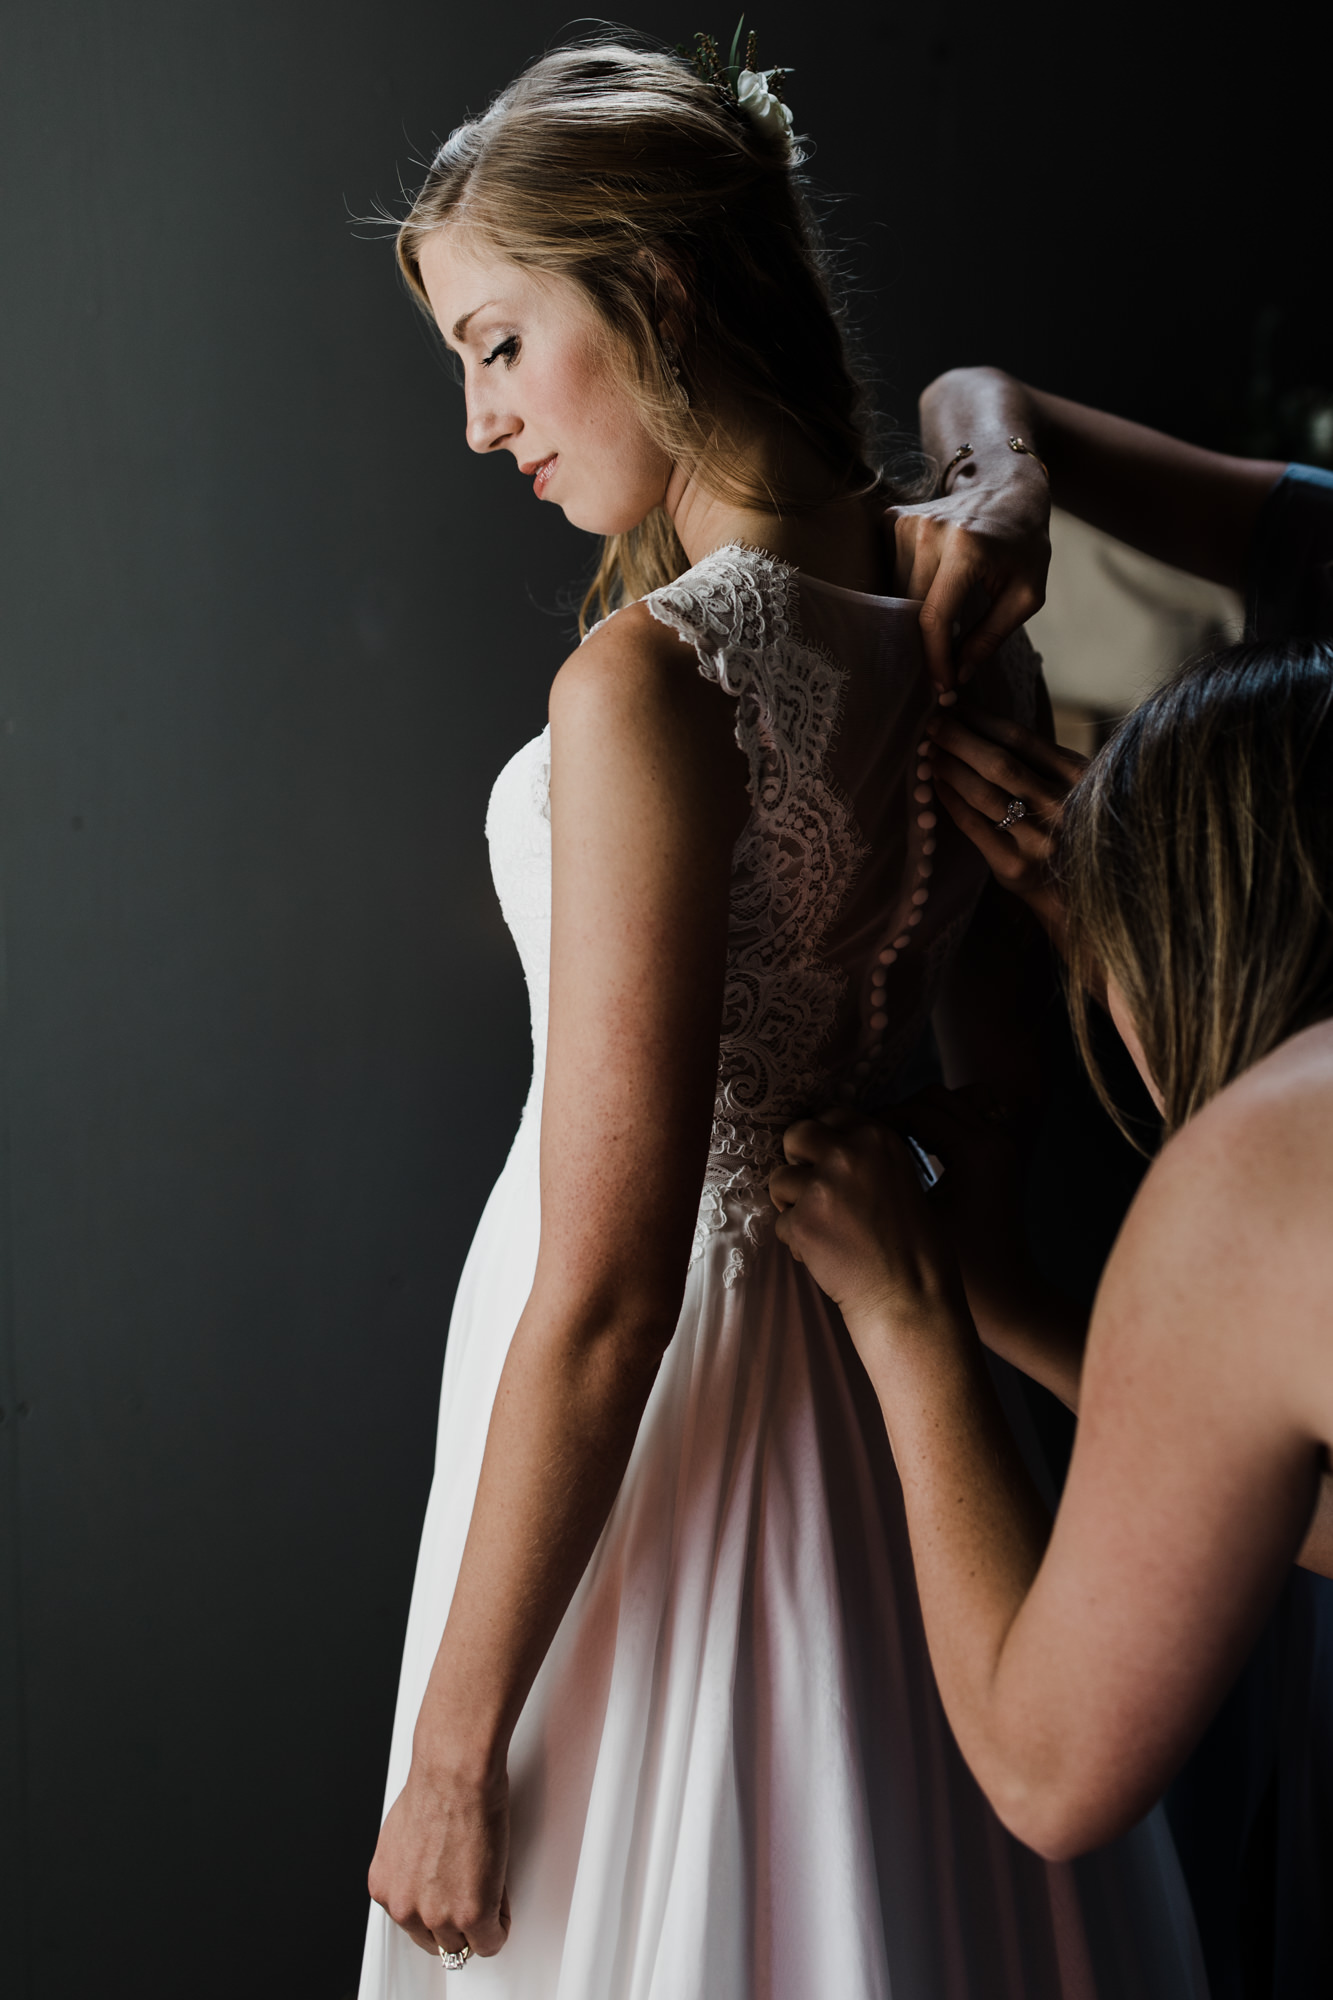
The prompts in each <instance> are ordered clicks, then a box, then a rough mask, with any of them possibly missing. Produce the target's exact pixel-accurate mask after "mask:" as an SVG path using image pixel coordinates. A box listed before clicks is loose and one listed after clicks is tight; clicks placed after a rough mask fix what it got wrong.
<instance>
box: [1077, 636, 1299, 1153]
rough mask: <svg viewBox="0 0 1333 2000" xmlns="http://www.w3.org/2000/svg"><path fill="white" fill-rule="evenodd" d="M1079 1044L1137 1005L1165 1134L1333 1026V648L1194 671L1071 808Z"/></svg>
mask: <svg viewBox="0 0 1333 2000" xmlns="http://www.w3.org/2000/svg"><path fill="white" fill-rule="evenodd" d="M1060 871H1061V875H1062V877H1063V880H1064V884H1065V890H1066V895H1067V900H1068V907H1069V922H1070V968H1069V970H1070V998H1071V1006H1072V1011H1073V1017H1074V1031H1075V1034H1076V1037H1077V1039H1078V1043H1079V1047H1080V1049H1081V1051H1082V1054H1083V1057H1084V1060H1085V1061H1086V1062H1087V1064H1088V1067H1089V1070H1090V1072H1091V1074H1092V1077H1093V1081H1094V1084H1095V1085H1096V1087H1097V1090H1098V1093H1099V1095H1100V1096H1101V1098H1102V1101H1103V1103H1104V1104H1106V1106H1107V1108H1108V1110H1110V1111H1111V1113H1112V1115H1113V1116H1115V1117H1116V1118H1117V1120H1118V1122H1120V1123H1121V1125H1122V1129H1127V1128H1126V1127H1125V1126H1124V1121H1123V1119H1121V1118H1120V1114H1119V1113H1118V1112H1117V1111H1116V1108H1115V1106H1114V1105H1113V1104H1111V1102H1110V1099H1109V1097H1108V1095H1107V1092H1106V1087H1105V1084H1104V1082H1103V1081H1102V1078H1101V1076H1100V1073H1099V1071H1098V1068H1097V1064H1096V1061H1095V1059H1094V1057H1093V1053H1092V1049H1091V1046H1090V1037H1089V1020H1088V991H1089V989H1090V988H1093V987H1095V986H1097V985H1099V984H1100V983H1101V981H1102V979H1103V978H1105V977H1106V976H1108V975H1109V977H1110V978H1112V979H1114V981H1115V983H1116V985H1117V986H1118V987H1119V988H1120V991H1121V992H1122V993H1123V995H1124V997H1125V1003H1126V1005H1127V1007H1128V1009H1129V1013H1130V1017H1131V1019H1132V1020H1133V1022H1134V1026H1135V1028H1136V1029H1137V1031H1138V1035H1139V1039H1140V1041H1141V1043H1142V1045H1143V1053H1144V1057H1145V1059H1146V1061H1147V1064H1148V1068H1149V1069H1150V1071H1151V1072H1152V1075H1153V1078H1154V1080H1155V1081H1156V1083H1157V1087H1158V1089H1159V1090H1160V1092H1161V1095H1162V1099H1163V1105H1164V1113H1165V1122H1166V1128H1167V1131H1168V1132H1171V1131H1174V1130H1176V1129H1177V1128H1178V1127H1179V1126H1181V1125H1183V1124H1184V1123H1185V1121H1186V1119H1188V1118H1190V1117H1192V1116H1193V1114H1194V1113H1195V1112H1196V1111H1198V1110H1200V1109H1201V1108H1202V1106H1203V1105H1204V1104H1206V1103H1207V1102H1208V1100H1209V1098H1211V1097H1215V1096H1216V1094H1217V1093H1218V1091H1220V1090H1222V1089H1224V1088H1225V1086H1226V1085H1227V1084H1228V1083H1231V1082H1232V1081H1233V1080H1234V1079H1235V1078H1236V1077H1238V1076H1239V1075H1240V1074H1241V1073H1242V1071H1244V1070H1246V1069H1248V1068H1249V1067H1250V1065H1251V1064H1252V1063H1256V1062H1258V1061H1259V1060H1260V1059H1261V1057H1263V1056H1266V1055H1267V1054H1268V1053H1269V1052H1270V1051H1271V1050H1272V1049H1275V1048H1276V1047H1277V1046H1278V1044H1279V1043H1280V1042H1283V1041H1285V1040H1286V1038H1287V1037H1288V1036H1289V1035H1293V1034H1296V1033H1297V1032H1298V1031H1299V1030H1300V1029H1301V1028H1305V1027H1309V1026H1310V1025H1311V1023H1312V1022H1314V1021H1320V1020H1324V1019H1326V1018H1328V1017H1329V1016H1331V1015H1333V648H1330V647H1328V646H1326V645H1322V644H1319V643H1317V642H1314V641H1303V640H1302V641H1291V642H1289V643H1287V644H1284V645H1277V646H1274V645H1242V646H1235V647H1232V648H1230V649H1228V650H1227V651H1225V652H1220V653H1215V654H1213V655H1211V656H1210V657H1209V658H1207V659H1203V660H1200V661H1196V662H1194V663H1192V664H1191V665H1189V666H1186V667H1184V668H1182V669H1181V671H1180V672H1179V673H1178V674H1177V675H1176V676H1175V677H1174V679H1172V680H1171V681H1169V682H1168V683H1167V685H1166V686H1165V687H1164V688H1162V689H1161V690H1160V692H1159V693H1157V694H1155V695H1153V696H1152V697H1151V698H1150V699H1149V700H1148V701H1146V702H1144V703H1143V705H1142V707H1141V708H1138V709H1136V710H1135V711H1134V713H1133V714H1132V715H1130V716H1129V717H1127V719H1126V720H1125V721H1124V722H1123V723H1122V724H1121V725H1120V727H1119V729H1117V731H1116V733H1115V735H1114V736H1113V737H1112V738H1111V740H1110V742H1109V743H1108V744H1107V745H1106V746H1105V748H1104V749H1103V750H1102V751H1101V752H1100V753H1099V755H1098V756H1097V757H1095V758H1094V759H1093V762H1092V763H1091V764H1090V765H1089V766H1088V769H1087V771H1086V772H1085V773H1084V775H1083V777H1082V778H1081V779H1080V780H1079V782H1078V784H1077V785H1076V786H1075V788H1074V790H1073V792H1072V793H1071V795H1070V797H1069V800H1068V802H1067V805H1066V808H1065V816H1064V822H1063V830H1062V835H1061V848H1060Z"/></svg>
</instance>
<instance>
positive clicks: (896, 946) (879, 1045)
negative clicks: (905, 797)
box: [856, 741, 936, 1076]
mask: <svg viewBox="0 0 1333 2000" xmlns="http://www.w3.org/2000/svg"><path fill="white" fill-rule="evenodd" d="M929 749H930V744H929V742H928V741H923V742H921V743H919V744H918V745H917V756H918V758H919V759H920V760H921V761H920V762H918V764H917V767H916V789H915V791H914V792H913V794H912V798H913V801H914V802H915V804H916V805H918V806H919V807H920V808H921V810H920V811H919V812H918V813H917V816H916V823H917V825H918V827H919V828H920V829H921V831H922V833H924V835H925V839H924V840H923V841H922V843H921V858H920V860H919V861H918V862H917V865H916V886H915V887H914V888H913V890H912V907H911V909H910V910H909V911H908V913H907V917H906V920H905V925H904V928H903V930H902V931H900V933H899V934H898V936H897V937H896V938H894V940H893V942H892V943H891V944H887V945H885V947H884V949H883V950H882V951H881V952H880V953H879V955H878V958H877V960H876V963H875V967H874V970H873V971H872V972H871V975H870V984H871V988H872V992H871V1007H872V1010H873V1011H872V1012H871V1016H870V1028H871V1032H872V1034H874V1035H875V1036H876V1037H877V1038H878V1037H879V1036H880V1035H882V1034H883V1032H884V1030H885V1029H886V1028H887V1027H888V1025H889V1017H888V1014H887V1013H886V1012H885V1009H884V986H885V982H886V981H887V979H888V976H889V967H890V966H891V965H892V964H893V962H894V960H895V959H896V958H897V956H898V954H899V952H900V951H906V949H907V947H908V945H909V944H910V943H911V942H912V932H913V930H914V929H915V928H916V926H917V925H918V924H919V923H920V922H921V917H922V913H923V911H924V909H925V905H926V903H927V901H928V900H929V897H930V889H929V886H928V885H929V882H930V877H931V875H932V873H933V872H934V868H935V863H934V862H933V861H932V859H931V856H932V855H933V854H934V852H935V826H936V815H935V813H934V812H933V811H932V810H931V808H932V807H933V805H934V803H935V793H934V789H933V787H932V784H931V771H930V765H929V764H927V763H926V762H925V757H926V753H927V751H928V750H929ZM883 1049H884V1044H883V1042H882V1041H880V1040H878V1039H876V1040H875V1041H873V1042H871V1044H870V1047H869V1049H868V1050H867V1051H866V1055H867V1060H866V1061H864V1062H859V1063H858V1064H857V1066H856V1073H857V1075H858V1076H866V1075H868V1074H869V1071H870V1064H871V1062H872V1061H873V1060H874V1058H875V1057H876V1056H878V1055H881V1054H882V1053H883Z"/></svg>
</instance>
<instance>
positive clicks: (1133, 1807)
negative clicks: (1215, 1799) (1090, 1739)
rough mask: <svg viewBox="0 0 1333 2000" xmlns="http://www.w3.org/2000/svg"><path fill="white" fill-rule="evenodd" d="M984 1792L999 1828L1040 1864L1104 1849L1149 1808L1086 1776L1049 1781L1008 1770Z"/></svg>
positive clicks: (1146, 1801)
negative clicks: (1039, 1859)
mask: <svg viewBox="0 0 1333 2000" xmlns="http://www.w3.org/2000/svg"><path fill="white" fill-rule="evenodd" d="M984 1789H985V1790H986V1793H987V1796H988V1797H989V1799H990V1802H991V1804H992V1806H993V1807H994V1808H995V1814H996V1817H997V1818H998V1819H999V1821H1000V1823H1001V1824H1002V1825H1003V1826H1004V1827H1005V1828H1006V1829H1007V1830H1008V1831H1009V1832H1010V1833H1012V1834H1013V1836H1014V1838H1015V1840H1021V1841H1022V1843H1023V1845H1024V1846H1025V1847H1030V1848H1031V1849H1032V1850H1033V1852H1034V1853H1036V1854H1039V1855H1040V1856H1041V1858H1042V1860H1043V1861H1076V1860H1077V1859H1078V1857H1079V1856H1080V1855H1081V1854H1089V1853H1091V1852H1092V1851H1093V1849H1094V1848H1098V1847H1104V1846H1105V1845H1106V1843H1107V1841H1109V1840H1115V1839H1116V1838H1117V1837H1118V1836H1119V1835H1120V1834H1122V1833H1128V1832H1129V1830H1130V1828H1131V1827H1132V1826H1135V1825H1137V1823H1138V1821H1139V1820H1140V1819H1141V1818H1142V1817H1143V1814H1144V1813H1145V1812H1146V1811H1147V1810H1148V1807H1149V1805H1150V1804H1151V1800H1150V1799H1137V1798H1135V1799H1133V1800H1131V1799H1129V1798H1128V1797H1127V1796H1126V1795H1125V1793H1124V1790H1123V1788H1122V1787H1120V1786H1118V1785H1117V1786H1110V1787H1108V1786H1107V1785H1105V1784H1104V1783H1099V1782H1098V1781H1097V1779H1096V1778H1095V1777H1093V1776H1091V1775H1090V1774H1088V1775H1078V1774H1075V1773H1066V1774H1063V1775H1061V1776H1059V1777H1054V1778H1053V1777H1051V1776H1050V1775H1049V1774H1048V1775H1046V1776H1044V1777H1039V1776H1038V1775H1037V1774H1036V1773H1023V1772H1020V1771H1014V1770H1010V1771H1008V1772H1006V1773H1005V1775H1004V1777H1003V1778H1002V1779H1000V1780H999V1781H998V1782H996V1783H994V1784H992V1785H987V1786H986V1787H985V1788H984Z"/></svg>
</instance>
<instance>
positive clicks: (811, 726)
mask: <svg viewBox="0 0 1333 2000" xmlns="http://www.w3.org/2000/svg"><path fill="white" fill-rule="evenodd" d="M646 602H647V604H648V607H649V609H650V611H651V612H652V614H653V616H654V617H655V618H657V619H659V620H660V621H661V622H662V623H663V624H664V625H668V626H670V627H671V629H672V630H673V631H675V632H677V633H678V634H679V635H680V637H681V638H682V639H685V640H686V641H688V642H689V643H690V644H691V645H692V646H693V647H694V649H695V652H696V653H697V655H698V660H699V670H700V672H701V673H702V674H703V675H704V676H705V677H706V678H707V679H709V680H714V681H716V682H717V683H718V685H719V687H721V688H722V689H723V690H724V691H725V692H726V693H727V694H729V695H732V696H734V698H735V700H736V741H737V743H738V744H739V745H740V747H741V749H742V750H743V751H744V752H745V755H746V757H747V759H748V761H749V766H750V796H751V802H752V810H751V814H750V818H749V820H748V821H747V823H746V825H745V828H744V830H743V831H742V833H741V836H740V839H739V840H738V841H737V843H736V848H735V853H734V856H733V862H732V886H731V914H730V922H729V927H728V937H727V972H726V987H725V992H724V997H723V1006H722V1031H721V1042H720V1046H719V1051H718V1078H717V1096H716V1101H715V1105H714V1112H713V1136H712V1144H711V1146H710V1149H709V1159H708V1172H707V1177H706V1182H705V1188H704V1198H703V1203H702V1205H701V1208H700V1213H699V1224H698V1228H697V1229H696V1232H695V1255H696V1256H697V1255H698V1254H699V1252H700V1250H701V1249H702V1247H703V1243H704V1240H705V1238H706V1237H707V1236H708V1235H710V1234H711V1233H712V1232H713V1231H714V1230H716V1229H719V1228H721V1227H722V1226H723V1224H724V1223H725V1222H726V1221H727V1219H728V1216H729V1215H730V1216H731V1217H733V1218H739V1219H740V1220H741V1221H742V1222H743V1223H744V1227H745V1233H746V1235H747V1236H749V1237H750V1238H751V1239H753V1238H754V1236H755V1235H756V1233H757V1230H758V1226H759V1223H760V1220H761V1218H762V1217H763V1216H765V1215H766V1214H767V1213H768V1210H769V1201H768V1176H769V1174H770V1173H771V1172H772V1170H773V1168H774V1167H775V1166H776V1165H777V1164H778V1162H779V1160H780V1159H781V1157H782V1134H783V1131H784V1129H785V1128H786V1126H787V1125H789V1124H790V1123H791V1120H792V1118H793V1117H795V1116H797V1115H799V1113H800V1112H801V1111H802V1110H803V1109H804V1108H805V1106H806V1105H807V1104H808V1103H809V1101H810V1099H811V1097H812V1096H813V1094H814V1093H815V1091H816V1089H817V1086H818V1083H819V1081H820V1071H819V1068H818V1064H817V1057H818V1053H819V1050H820V1048H821V1046H822V1044H823V1043H824V1042H825V1041H826V1040H827V1038H828V1035H829V1031H830V1029H831V1027H832V1025H833V1022H834V1019H835V1016H836V1013H837V1007H838V1002H839V999H840V997H841V994H842V991H843V987H844V978H843V975H842V974H841V973H840V972H838V971H837V970H835V969H834V968H833V967H831V966H829V965H827V964H825V963H824V962H823V961H822V960H821V958H820V955H819V947H820V942H821V940H822V939H823V937H824V935H825V933H826V931H827V930H828V927H829V924H830V923H831V922H832V920H833V918H834V916H835V915H836V913H837V910H838V906H839V904H840V903H841V901H842V898H843V896H844V895H845V894H846V890H847V886H848V884H849V882H850V880H851V878H852V875H853V873H854V872H855V869H856V866H857V863H858V862H859V860H860V859H861V848H860V845H859V842H858V840H857V836H856V831H855V828H854V825H853V823H852V817H851V813H850V810H849V808H848V807H847V805H846V804H845V802H844V801H843V800H842V799H841V798H840V797H839V796H838V794H837V793H836V791H835V790H834V788H833V786H832V784H831V783H830V781H829V777H828V772H827V756H828V749H829V744H830V742H831V740H832V737H833V733H834V730H835V728H836V725H837V721H838V715H839V710H840V708H841V703H842V692H843V684H844V678H845V677H844V674H843V672H842V670H841V669H840V668H839V667H838V666H837V665H836V664H835V663H834V662H833V661H832V660H831V659H829V658H828V657H826V656H825V655H824V654H823V653H821V652H819V651H818V650H817V649H816V648H814V647H813V646H811V645H809V644H807V643H806V642H805V641H804V640H803V639H802V638H801V636H800V633H799V631H798V630H797V629H796V623H795V615H794V605H795V581H794V578H793V574H792V572H791V571H790V570H789V569H787V568H786V566H785V565H784V564H782V563H779V562H777V561H776V560H775V559H774V558H773V557H771V556H767V555H764V554H762V553H760V552H757V551H753V550H748V549H741V548H726V549H719V550H718V551H717V552H716V553H715V554H713V555H711V556H708V557H706V558H705V559H704V561H703V562H701V563H699V564H697V565H696V567H695V568H694V569H692V570H690V571H688V572H687V573H686V575H684V576H683V577H681V578H679V579H678V581H677V582H675V583H673V584H668V585H667V586H666V587H665V588H664V589H661V590H655V591H653V592H652V594H651V595H650V596H649V597H648V598H647V600H646ZM734 1257H735V1253H733V1258H734Z"/></svg>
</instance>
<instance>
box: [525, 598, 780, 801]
mask: <svg viewBox="0 0 1333 2000" xmlns="http://www.w3.org/2000/svg"><path fill="white" fill-rule="evenodd" d="M550 708H551V740H552V747H553V751H554V755H555V759H556V762H557V764H563V765H564V766H565V767H566V768H568V767H569V766H570V765H571V763H573V764H574V765H576V766H577V767H578V768H579V769H581V770H582V772H583V773H584V775H585V776H586V778H587V781H588V782H589V783H592V784H603V783H605V782H606V781H607V778H608V774H609V773H610V772H611V771H612V770H613V768H616V769H619V768H622V767H623V768H624V769H625V770H627V771H630V772H632V773H634V774H635V777H634V782H636V783H637V784H639V785H640V786H641V787H642V786H644V785H647V786H649V787H652V786H655V785H659V784H664V785H665V786H666V787H667V789H668V790H669V791H671V792H673V793H674V794H675V795H676V796H677V797H678V799H679V800H680V802H681V804H682V807H684V805H685V801H686V800H687V798H689V796H690V795H691V794H692V793H693V791H694V790H695V788H696V787H702V790H703V794H704V796H706V797H707V798H708V799H709V801H710V805H709V813H710V817H714V818H716V819H717V821H718V825H719V828H720V829H721V832H722V834H723V835H724V836H725V837H726V838H728V839H734V837H735V835H736V833H737V832H739V830H740V827H741V825H742V824H743V822H744V819H745V816H746V814H747V812H748V810H749V804H748V796H747V789H746V788H747V783H748V778H749V768H748V765H747V763H746V760H745V757H744V755H743V753H742V752H741V751H740V749H739V748H738V747H737V743H736V735H735V730H736V706H735V702H734V701H733V700H732V698H731V697H730V696H728V695H725V694H723V693H722V692H721V691H720V689H719V688H718V687H717V686H716V685H715V683H713V682H711V681H708V680H705V679H704V677H703V675H702V674H701V673H700V672H699V662H698V659H697V657H696V654H695V651H694V648H693V647H692V646H691V645H689V644H687V643H686V642H685V641H684V640H682V639H680V638H679V637H677V635H676V633H675V632H673V631H672V630H671V629H670V628H669V627H667V626H665V625H663V624H661V623H660V622H659V621H658V620H657V619H656V618H654V617H653V615H652V613H651V611H650V610H649V609H648V607H647V605H645V604H642V603H639V604H630V605H626V607H625V608H624V610H623V611H617V612H616V613H615V614H614V616H613V617H611V618H608V619H607V620H606V622H605V623H604V624H602V625H599V626H598V628H597V630H596V631H595V632H592V633H591V634H590V635H589V636H588V638H587V639H585V640H584V642H583V644H582V645H581V646H580V647H579V648H578V650H577V652H575V653H573V654H571V655H570V657H569V659H568V660H566V662H565V664H564V666H563V667H561V669H560V671H559V673H558V674H557V675H556V677H555V680H554V682H553V683H552V687H551V704H550ZM690 809H696V808H690Z"/></svg>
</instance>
